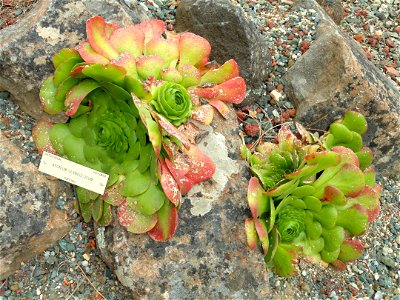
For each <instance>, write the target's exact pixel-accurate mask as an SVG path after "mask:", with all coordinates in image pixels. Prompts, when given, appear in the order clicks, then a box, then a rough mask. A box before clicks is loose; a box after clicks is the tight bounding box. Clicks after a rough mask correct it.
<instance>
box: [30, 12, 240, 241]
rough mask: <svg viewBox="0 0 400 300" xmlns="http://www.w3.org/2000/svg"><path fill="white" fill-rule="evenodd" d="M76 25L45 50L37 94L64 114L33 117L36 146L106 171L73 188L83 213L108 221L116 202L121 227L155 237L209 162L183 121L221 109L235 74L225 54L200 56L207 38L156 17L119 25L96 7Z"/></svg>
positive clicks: (173, 219) (235, 91)
mask: <svg viewBox="0 0 400 300" xmlns="http://www.w3.org/2000/svg"><path fill="white" fill-rule="evenodd" d="M86 32H87V40H85V41H82V42H81V43H79V45H78V46H77V47H76V48H75V49H69V48H65V49H62V50H61V51H59V52H58V53H57V54H56V55H55V56H54V58H53V64H54V67H55V72H54V74H53V75H52V76H50V77H49V78H47V79H46V80H45V81H44V83H43V85H42V88H41V90H40V99H41V103H42V106H43V109H44V111H45V112H46V113H48V114H58V113H61V112H62V113H65V114H66V115H67V116H68V117H69V120H68V121H67V123H57V124H53V123H50V122H47V121H45V120H41V121H39V123H38V125H37V126H36V127H35V128H34V132H33V135H34V140H35V142H36V145H37V148H38V150H39V152H43V151H49V152H52V153H55V154H58V155H61V156H65V157H67V158H68V159H69V160H71V161H74V162H76V163H79V164H82V165H85V166H87V167H90V168H92V169H95V170H98V171H101V172H105V173H107V174H108V175H109V179H108V183H107V188H106V191H105V193H104V194H103V195H99V194H96V193H94V192H91V191H88V190H86V189H83V188H81V187H77V188H76V193H77V198H78V200H79V205H80V210H81V214H82V216H83V218H84V220H85V221H89V220H90V219H92V218H93V219H94V220H95V221H96V222H97V223H98V224H100V225H108V224H110V223H111V221H112V215H113V214H112V211H111V207H112V206H116V207H117V214H116V215H117V218H118V220H119V222H120V224H121V225H123V226H125V227H126V228H127V230H128V231H130V232H133V233H145V232H147V233H148V234H149V235H150V237H152V238H153V239H155V240H159V241H165V240H167V239H169V238H170V237H171V236H172V235H173V234H174V232H175V230H176V228H177V223H178V213H177V209H178V208H179V207H180V204H181V196H182V195H183V194H186V193H187V192H188V191H189V190H190V188H191V187H192V185H193V184H197V183H200V182H202V181H205V180H207V179H209V178H211V177H212V175H213V174H214V171H215V165H214V163H213V162H212V161H211V159H210V158H208V157H207V156H206V155H205V154H204V153H202V152H201V151H200V149H199V148H198V147H197V146H196V145H195V139H194V138H193V137H194V136H196V134H197V133H198V131H197V130H196V128H197V127H196V126H194V125H193V124H192V123H191V120H192V119H194V120H197V121H200V122H202V123H204V124H210V123H211V121H212V119H213V116H214V108H215V109H216V110H217V111H219V112H220V113H221V114H222V116H224V117H226V114H227V111H228V106H227V105H226V104H225V103H224V102H231V103H240V102H241V101H242V100H243V99H244V97H245V95H246V85H245V82H244V80H243V78H241V77H239V71H238V66H237V63H236V62H235V61H234V60H229V61H228V62H226V63H225V64H223V65H222V66H219V65H218V64H216V63H214V62H209V55H210V51H211V46H210V44H209V43H208V41H207V40H205V39H204V38H202V37H200V36H198V35H195V34H193V33H188V32H187V33H182V34H177V33H173V32H169V31H165V32H164V23H163V22H162V21H159V20H150V21H145V22H143V23H141V24H137V25H133V26H129V27H125V28H120V27H119V25H118V24H116V23H114V22H106V21H105V20H104V19H103V18H102V17H100V16H96V17H93V18H91V19H89V20H88V21H87V22H86ZM213 107H214V108H213Z"/></svg>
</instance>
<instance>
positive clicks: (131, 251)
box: [96, 112, 269, 299]
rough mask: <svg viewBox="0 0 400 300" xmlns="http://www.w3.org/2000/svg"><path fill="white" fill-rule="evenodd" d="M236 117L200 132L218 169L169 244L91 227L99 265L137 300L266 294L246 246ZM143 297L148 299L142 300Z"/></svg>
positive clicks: (193, 194) (260, 268)
mask: <svg viewBox="0 0 400 300" xmlns="http://www.w3.org/2000/svg"><path fill="white" fill-rule="evenodd" d="M236 128H237V121H236V116H235V114H234V113H233V112H231V116H230V120H229V121H224V120H221V118H218V119H217V120H215V121H214V123H213V124H212V127H211V126H210V127H208V128H206V129H207V130H208V132H209V134H208V136H207V137H206V138H205V139H204V140H203V141H202V142H201V143H200V145H199V147H201V149H202V150H203V151H204V152H205V153H207V155H209V156H210V157H211V158H212V159H213V161H214V162H215V164H216V166H217V171H216V173H215V174H214V176H213V178H212V179H211V180H209V181H207V182H204V183H202V184H199V185H197V186H195V187H194V188H193V189H192V190H191V191H190V193H189V194H188V195H187V197H186V198H185V200H184V203H183V205H182V207H181V208H180V210H179V218H180V220H179V225H178V229H177V232H176V234H175V236H174V237H172V238H171V240H169V241H168V242H165V243H160V242H158V243H157V242H154V241H153V240H152V239H150V238H149V237H148V236H147V235H135V234H131V233H128V232H127V231H126V230H125V229H124V228H123V227H121V226H120V225H119V224H118V221H114V222H113V224H112V225H111V226H108V227H106V228H104V227H101V228H97V229H96V233H97V234H96V240H97V245H98V247H99V249H100V252H101V254H102V257H103V259H104V261H105V262H106V263H107V264H108V265H109V266H110V267H111V268H112V269H113V270H114V272H115V274H116V275H117V277H118V279H119V280H120V282H121V283H122V284H124V285H125V286H127V287H129V288H131V289H132V290H133V291H134V292H135V296H136V298H138V299H141V298H150V299H228V298H234V299H258V298H265V297H266V296H267V295H268V293H269V286H268V272H267V271H266V270H265V265H264V263H263V261H262V254H261V253H260V252H259V251H254V252H250V251H249V249H248V247H247V246H246V238H245V231H244V221H245V219H246V217H247V216H248V215H249V212H248V210H247V200H246V198H247V197H246V194H247V179H246V178H245V176H244V175H245V174H246V166H245V164H244V162H243V161H241V160H240V158H239V155H238V153H239V147H240V139H239V136H238V132H237V129H236ZM146 296H147V297H146Z"/></svg>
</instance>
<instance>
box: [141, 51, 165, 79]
mask: <svg viewBox="0 0 400 300" xmlns="http://www.w3.org/2000/svg"><path fill="white" fill-rule="evenodd" d="M163 65H164V61H163V60H162V59H161V58H160V57H158V56H157V55H143V56H140V57H139V58H137V59H136V70H137V72H138V74H139V76H140V77H141V78H142V79H144V80H146V79H148V78H149V77H154V78H155V79H159V78H160V76H161V69H162V67H163Z"/></svg>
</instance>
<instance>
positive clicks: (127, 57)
mask: <svg viewBox="0 0 400 300" xmlns="http://www.w3.org/2000/svg"><path fill="white" fill-rule="evenodd" d="M110 65H114V66H117V67H121V68H124V70H125V71H126V75H127V76H131V77H134V78H137V77H138V74H137V71H136V59H135V57H134V56H133V55H132V54H130V53H128V52H124V53H121V55H120V56H118V58H116V59H113V60H112V61H110Z"/></svg>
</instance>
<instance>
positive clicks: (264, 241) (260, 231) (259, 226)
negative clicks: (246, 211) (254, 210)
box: [253, 219, 269, 254]
mask: <svg viewBox="0 0 400 300" xmlns="http://www.w3.org/2000/svg"><path fill="white" fill-rule="evenodd" d="M253 220H254V227H255V228H256V231H257V235H258V238H259V239H260V242H261V246H262V248H263V251H264V254H267V252H268V248H269V238H268V227H267V223H266V222H265V220H264V219H253Z"/></svg>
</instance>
